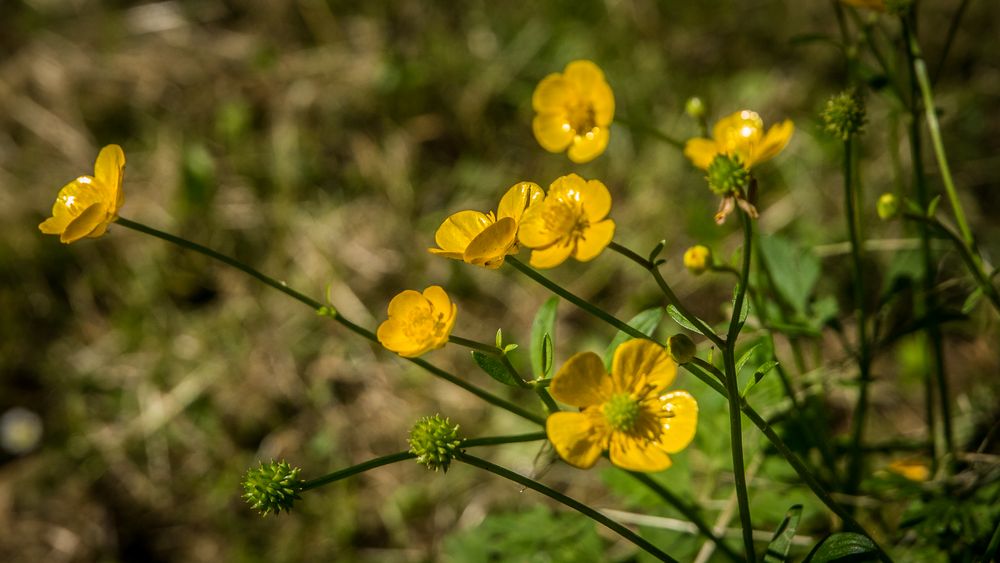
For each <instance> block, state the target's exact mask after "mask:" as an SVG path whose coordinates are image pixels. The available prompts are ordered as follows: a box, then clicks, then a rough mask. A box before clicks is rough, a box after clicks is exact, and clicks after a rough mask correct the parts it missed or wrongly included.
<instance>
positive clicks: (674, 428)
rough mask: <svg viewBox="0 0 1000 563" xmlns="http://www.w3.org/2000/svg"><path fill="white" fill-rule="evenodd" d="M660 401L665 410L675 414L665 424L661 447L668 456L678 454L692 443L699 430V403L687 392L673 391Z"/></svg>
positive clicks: (663, 396)
mask: <svg viewBox="0 0 1000 563" xmlns="http://www.w3.org/2000/svg"><path fill="white" fill-rule="evenodd" d="M660 399H661V400H662V401H663V403H664V408H665V409H666V410H667V411H668V412H670V413H671V414H673V416H672V417H670V418H668V419H666V420H665V421H664V423H663V434H662V436H661V437H660V447H661V448H663V451H665V452H667V453H668V454H673V453H677V452H679V451H681V450H683V449H684V448H686V447H687V446H688V444H690V443H691V440H692V439H693V438H694V433H695V431H696V430H697V429H698V402H697V401H695V400H694V397H692V396H691V394H690V393H688V392H687V391H671V392H670V393H665V394H663V395H662V396H661V397H660Z"/></svg>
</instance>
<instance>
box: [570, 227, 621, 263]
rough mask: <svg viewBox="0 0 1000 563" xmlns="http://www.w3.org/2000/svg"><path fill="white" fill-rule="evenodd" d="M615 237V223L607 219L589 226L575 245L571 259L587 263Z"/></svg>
mask: <svg viewBox="0 0 1000 563" xmlns="http://www.w3.org/2000/svg"><path fill="white" fill-rule="evenodd" d="M614 236H615V222H614V221H612V220H611V219H607V220H604V221H601V222H600V223H597V224H596V225H591V226H590V228H589V229H587V230H586V231H584V233H583V238H582V239H580V240H578V241H577V243H576V252H575V253H574V254H573V258H576V259H577V260H579V261H580V262H589V261H590V260H593V259H594V258H597V255H598V254H600V253H601V252H602V251H603V250H604V249H605V248H606V247H607V246H608V244H610V243H611V239H612V238H614Z"/></svg>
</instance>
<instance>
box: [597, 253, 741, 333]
mask: <svg viewBox="0 0 1000 563" xmlns="http://www.w3.org/2000/svg"><path fill="white" fill-rule="evenodd" d="M608 248H610V249H611V250H614V251H615V252H617V253H618V254H621V255H622V256H624V257H626V258H628V259H629V260H631V261H633V262H635V263H636V264H638V265H640V266H642V267H643V268H644V269H645V270H647V271H648V272H649V273H650V274H652V276H653V278H654V279H655V280H656V285H658V286H660V291H662V292H663V295H665V296H666V297H667V302H668V303H670V304H671V305H673V306H674V307H675V308H676V309H677V311H679V312H680V314H681V315H682V316H683V317H684V318H685V319H686V320H687V321H688V322H689V323H691V324H692V325H694V327H695V328H697V329H698V331H699V332H700V333H702V334H703V335H704V336H705V337H706V338H708V339H709V340H711V341H712V343H713V344H715V345H716V346H718V347H719V348H722V347H724V346H725V345H726V343H725V342H724V341H723V340H722V338H720V337H719V335H717V334H715V331H713V330H712V329H711V328H709V327H708V325H706V324H705V323H704V322H703V321H702V320H701V319H699V318H698V317H697V316H696V315H694V314H693V313H692V312H691V311H690V310H688V308H687V307H685V306H684V303H682V302H681V300H680V299H678V298H677V294H675V293H674V291H673V290H672V289H670V285H669V284H667V282H666V280H664V279H663V276H662V275H661V274H660V269H659V267H657V265H656V263H654V262H650V261H649V260H647V259H645V258H643V257H642V256H639V255H638V254H636V253H635V252H634V251H633V250H631V249H629V248H626V247H624V246H622V245H620V244H618V243H617V242H612V243H611V244H609V245H608Z"/></svg>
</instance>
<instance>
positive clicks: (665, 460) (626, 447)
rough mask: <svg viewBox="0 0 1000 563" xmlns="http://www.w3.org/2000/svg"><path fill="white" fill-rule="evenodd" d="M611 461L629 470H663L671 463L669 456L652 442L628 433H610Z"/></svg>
mask: <svg viewBox="0 0 1000 563" xmlns="http://www.w3.org/2000/svg"><path fill="white" fill-rule="evenodd" d="M609 453H610V457H611V463H613V464H615V465H617V466H618V467H621V468H622V469H629V470H631V471H663V470H664V469H666V468H668V467H670V466H671V465H672V463H671V461H670V456H668V455H667V453H666V452H664V451H663V450H662V449H660V448H658V447H656V445H655V444H654V443H652V442H646V441H644V440H640V439H636V438H634V437H632V436H629V435H628V434H625V433H621V432H615V433H613V434H612V435H611V446H610V451H609Z"/></svg>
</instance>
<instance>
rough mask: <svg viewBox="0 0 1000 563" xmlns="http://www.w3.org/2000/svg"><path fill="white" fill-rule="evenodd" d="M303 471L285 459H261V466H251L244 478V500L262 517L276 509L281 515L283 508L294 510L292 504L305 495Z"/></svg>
mask: <svg viewBox="0 0 1000 563" xmlns="http://www.w3.org/2000/svg"><path fill="white" fill-rule="evenodd" d="M300 471H301V470H300V469H299V468H298V467H292V466H291V465H289V464H288V462H287V461H285V460H281V461H274V460H271V463H268V464H264V462H261V463H260V465H259V466H258V467H251V468H250V469H248V470H247V473H246V475H245V476H244V477H243V491H244V492H243V499H244V500H246V501H247V504H249V505H250V508H253V509H254V510H256V511H258V512H260V514H261V516H267V515H268V514H270V513H272V512H273V513H275V514H278V513H279V512H281V511H282V510H284V511H286V512H290V511H291V510H292V504H293V503H294V502H295V501H296V500H297V499H299V498H301V497H299V491H301V490H302V480H301V479H299V472H300Z"/></svg>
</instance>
